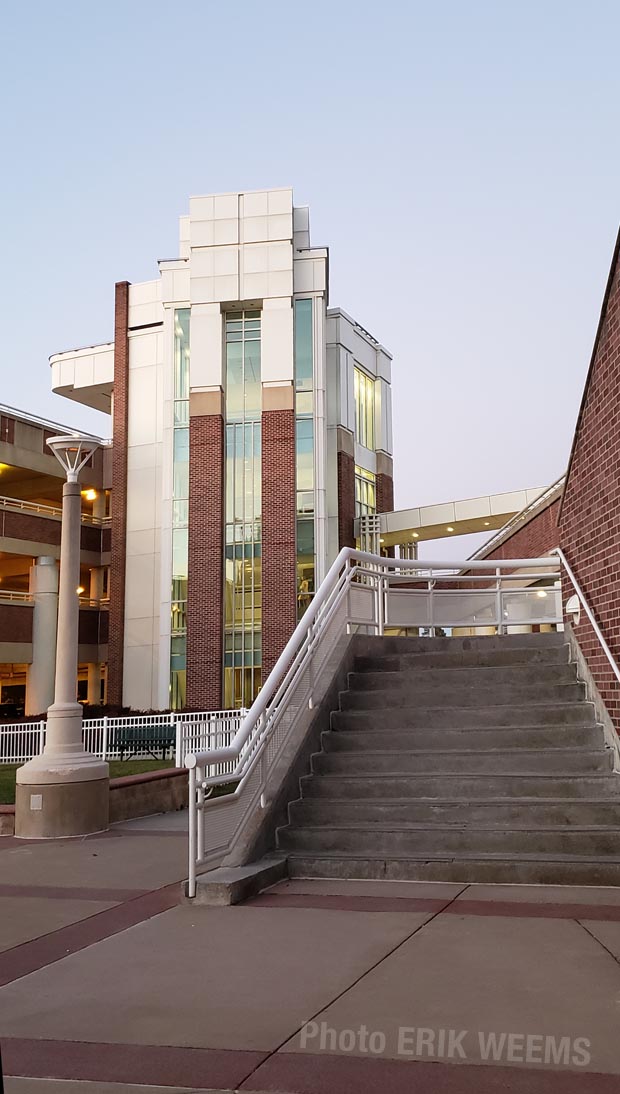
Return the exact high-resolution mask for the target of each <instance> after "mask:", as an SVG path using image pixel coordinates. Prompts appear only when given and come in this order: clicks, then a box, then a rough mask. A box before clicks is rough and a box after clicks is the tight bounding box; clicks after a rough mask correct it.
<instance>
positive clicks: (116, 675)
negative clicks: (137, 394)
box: [107, 281, 129, 706]
mask: <svg viewBox="0 0 620 1094" xmlns="http://www.w3.org/2000/svg"><path fill="white" fill-rule="evenodd" d="M128 388H129V282H128V281H120V282H118V283H117V285H116V287H115V297H114V406H113V412H112V439H113V442H114V443H113V447H112V512H111V542H110V616H109V628H110V637H109V655H108V656H109V663H108V691H107V697H108V703H109V704H110V705H111V706H122V704H123V660H124V646H125V544H126V539H127V420H128V411H129V400H128Z"/></svg>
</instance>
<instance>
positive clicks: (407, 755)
mask: <svg viewBox="0 0 620 1094" xmlns="http://www.w3.org/2000/svg"><path fill="white" fill-rule="evenodd" d="M612 766H613V757H612V753H611V751H607V752H587V751H585V750H583V751H582V750H580V749H578V750H576V751H575V752H570V751H564V750H561V751H559V752H558V753H557V754H556V753H554V752H552V751H549V752H529V753H528V752H524V753H523V754H521V753H510V754H507V753H506V752H498V753H488V752H487V753H484V752H472V753H467V752H466V753H463V752H460V753H454V754H451V753H449V752H442V753H437V754H430V755H429V754H428V753H415V752H398V753H392V754H390V753H389V752H388V753H385V752H380V753H379V752H329V753H316V754H315V755H314V756H313V757H312V770H313V772H314V773H315V774H317V775H337V774H342V775H354V774H356V773H357V772H359V773H362V774H365V775H373V774H381V773H384V774H386V775H389V774H392V773H394V774H395V775H398V774H401V773H404V772H411V774H412V775H414V774H418V773H419V774H425V773H427V772H428V773H432V774H437V775H441V774H445V775H448V774H455V775H456V774H459V772H463V773H465V772H472V773H473V774H476V775H482V774H485V773H487V772H488V773H489V774H500V775H513V774H514V775H518V774H520V773H523V774H531V775H536V774H549V775H553V774H558V775H565V774H573V773H574V774H575V775H580V774H588V773H601V774H602V773H604V772H607V771H611V770H612Z"/></svg>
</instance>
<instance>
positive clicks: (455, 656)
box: [355, 644, 570, 672]
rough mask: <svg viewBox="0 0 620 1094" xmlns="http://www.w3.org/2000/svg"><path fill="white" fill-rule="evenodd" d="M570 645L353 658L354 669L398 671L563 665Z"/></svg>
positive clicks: (440, 651)
mask: <svg viewBox="0 0 620 1094" xmlns="http://www.w3.org/2000/svg"><path fill="white" fill-rule="evenodd" d="M569 658H570V647H569V646H568V645H567V644H566V645H562V646H557V645H556V646H542V647H539V646H520V647H512V648H510V649H474V650H456V651H455V650H454V649H452V650H451V649H449V648H448V649H441V650H436V649H433V648H432V647H431V648H429V649H428V650H426V651H424V652H422V653H393V654H388V653H383V654H382V653H380V652H377V653H375V654H364V655H361V656H358V657H356V658H355V669H356V671H357V672H385V671H387V672H399V671H404V670H412V669H416V670H417V669H419V670H420V671H425V670H426V669H430V668H436V669H451V668H470V667H475V666H476V665H482V666H484V667H485V668H491V667H494V666H496V667H500V666H502V665H506V666H508V667H512V666H515V665H540V666H541V668H542V667H544V666H547V665H566V664H568V663H569Z"/></svg>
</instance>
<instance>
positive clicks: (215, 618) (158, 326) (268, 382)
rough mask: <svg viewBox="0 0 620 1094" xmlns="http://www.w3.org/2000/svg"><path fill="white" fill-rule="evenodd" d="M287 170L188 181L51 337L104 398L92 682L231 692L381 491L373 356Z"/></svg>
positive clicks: (73, 370)
mask: <svg viewBox="0 0 620 1094" xmlns="http://www.w3.org/2000/svg"><path fill="white" fill-rule="evenodd" d="M328 274H329V268H328V252H327V249H326V248H313V247H312V246H311V244H310V233H309V215H308V209H307V208H299V207H295V206H294V204H293V194H292V191H291V190H290V189H277V190H268V191H260V192H253V193H247V192H246V193H234V194H216V195H211V196H207V197H196V198H192V199H191V200H190V207H189V216H183V217H181V220H180V241H179V257H178V258H175V259H172V260H163V261H160V262H159V275H158V277H157V278H156V279H155V280H153V281H149V282H146V283H142V284H133V285H130V284H128V283H127V282H122V283H119V284H117V285H116V300H115V322H114V340H113V341H112V342H110V343H107V344H106V345H100V346H92V347H89V348H88V349H82V350H74V351H70V352H65V353H58V354H55V355H54V356H53V357H52V358H51V367H52V387H53V389H54V391H56V392H58V393H60V394H62V395H65V396H67V397H68V398H70V399H74V400H77V401H78V402H82V403H85V404H87V405H88V406H91V407H95V408H97V409H99V410H103V411H105V412H107V413H110V414H111V417H112V434H113V446H112V454H111V509H110V526H111V544H110V574H109V657H108V670H107V699H108V702H109V703H110V704H113V705H121V704H122V705H124V706H130V707H133V708H135V709H149V708H167V707H168V706H173V707H183V706H189V707H193V708H202V709H217V708H220V707H225V708H229V707H234V706H247V705H249V704H250V703H251V701H252V699H253V698H254V697H255V695H256V693H257V691H258V689H259V688H260V686H261V682H262V680H263V679H264V678H265V676H266V674H267V673H268V672H269V671H270V669H271V667H272V666H273V664H274V662H275V660H276V659H277V657H278V656H279V654H280V652H281V651H282V649H283V647H284V645H285V643H286V641H287V639H288V638H289V636H290V634H291V632H292V631H293V629H294V627H295V624H296V621H297V619H298V618H299V616H300V614H301V613H303V611H304V610H305V609H306V607H307V606H308V604H309V603H310V601H311V598H312V596H313V593H314V591H315V589H316V588H317V586H318V584H319V582H320V581H321V579H322V577H323V575H324V574H325V572H326V569H327V568H328V566H329V565H330V563H331V561H332V560H333V559H334V558H335V557H336V555H337V553H338V550H339V549H340V547H342V546H343V545H345V544H350V545H353V543H354V539H353V535H354V519H355V517H356V516H362V515H366V514H370V513H373V512H375V511H385V510H391V509H392V507H393V489H392V428H391V388H390V380H391V356H390V354H389V353H388V351H387V350H386V349H384V347H383V346H382V345H381V344H380V343H379V342H378V341H377V340H376V339H375V338H373V337H372V336H371V335H370V334H369V333H368V332H367V331H366V330H364V328H363V327H362V326H360V325H359V324H358V323H357V322H355V321H354V320H353V319H351V318H350V317H349V316H348V315H347V314H346V313H345V312H343V311H341V310H340V309H339V308H333V307H330V306H329V299H328V285H329V277H328Z"/></svg>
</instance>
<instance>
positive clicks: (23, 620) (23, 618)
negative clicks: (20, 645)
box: [0, 603, 33, 642]
mask: <svg viewBox="0 0 620 1094" xmlns="http://www.w3.org/2000/svg"><path fill="white" fill-rule="evenodd" d="M32 619H33V612H32V605H31V604H10V603H7V604H0V636H1V640H2V641H3V642H32Z"/></svg>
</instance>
